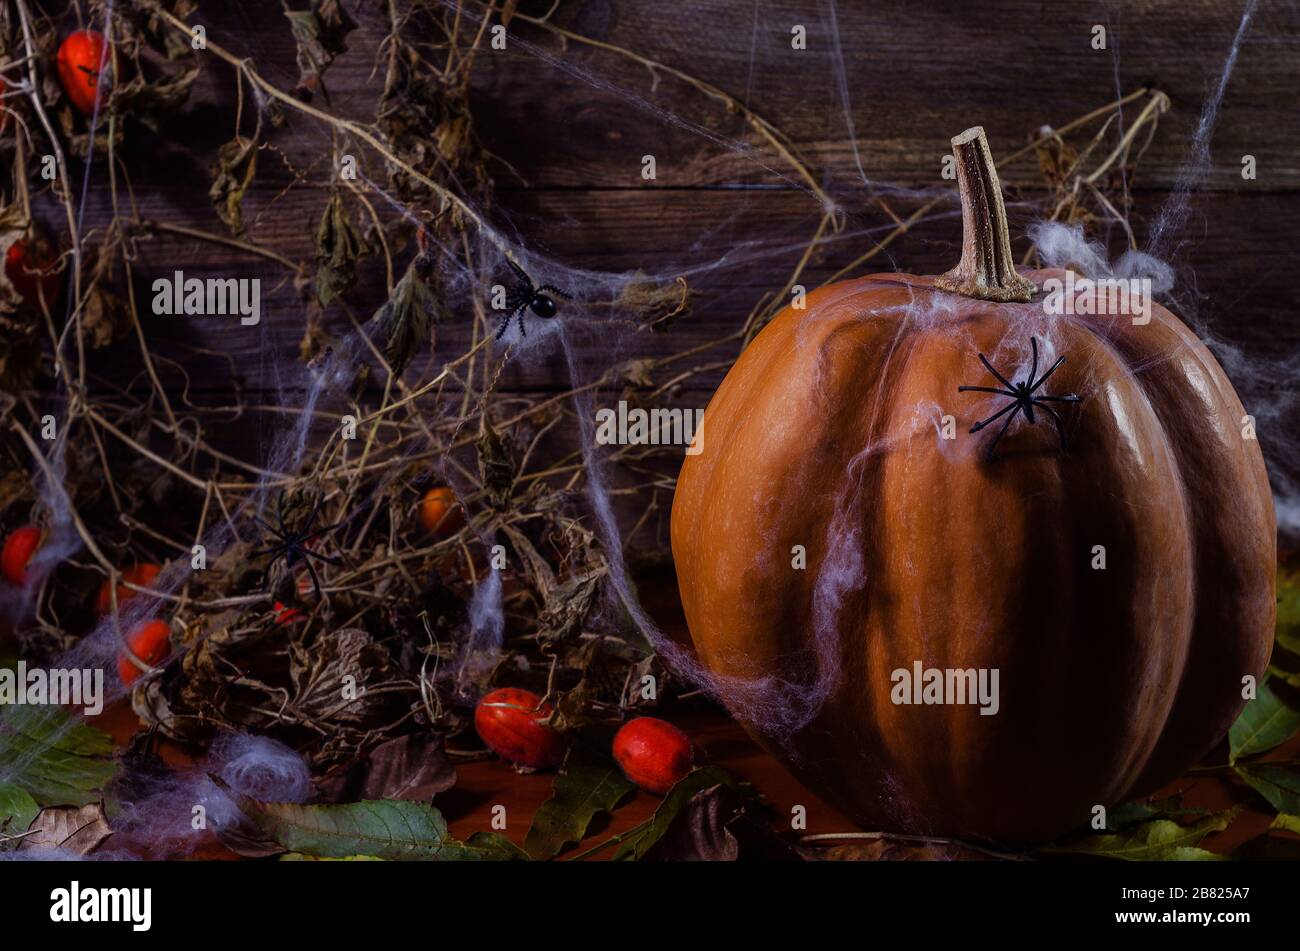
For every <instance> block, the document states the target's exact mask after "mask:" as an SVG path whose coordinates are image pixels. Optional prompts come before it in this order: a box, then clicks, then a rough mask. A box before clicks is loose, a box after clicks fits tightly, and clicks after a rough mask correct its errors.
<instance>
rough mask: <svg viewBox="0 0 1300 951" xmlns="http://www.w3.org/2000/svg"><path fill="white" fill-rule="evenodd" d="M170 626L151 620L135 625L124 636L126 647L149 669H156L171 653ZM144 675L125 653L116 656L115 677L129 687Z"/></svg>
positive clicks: (154, 619) (164, 622) (156, 619)
mask: <svg viewBox="0 0 1300 951" xmlns="http://www.w3.org/2000/svg"><path fill="white" fill-rule="evenodd" d="M171 634H172V629H171V625H170V624H168V623H167V622H166V621H160V620H158V618H153V619H151V620H148V621H142V622H141V623H139V624H137V625H136V626H135V627H134V628H133V629H132V630H131V633H130V634H128V635H127V636H126V646H127V647H129V648H131V653H132V654H135V656H136V657H139V658H140V659H141V660H142V661H144V662H145V663H146V664H148V665H149V666H150V667H157V666H158V665H159V664H161V663H162V662H163V661H164V660H166V659H167V655H168V654H170V653H171ZM142 673H144V671H142V670H141V669H140V668H139V667H137V666H136V665H135V662H134V661H133V660H131V658H130V657H128V656H127V654H126V653H125V652H123V653H121V654H118V657H117V675H118V676H119V677H121V678H122V683H123V684H125V685H126V686H128V687H129V686H130V685H131V684H133V683H135V681H136V680H138V679H139V677H140V675H141V674H142Z"/></svg>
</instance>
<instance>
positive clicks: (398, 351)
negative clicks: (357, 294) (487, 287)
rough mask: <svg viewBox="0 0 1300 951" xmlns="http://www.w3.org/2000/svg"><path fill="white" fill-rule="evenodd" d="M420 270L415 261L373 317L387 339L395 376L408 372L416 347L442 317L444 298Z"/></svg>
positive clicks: (388, 354)
mask: <svg viewBox="0 0 1300 951" xmlns="http://www.w3.org/2000/svg"><path fill="white" fill-rule="evenodd" d="M420 271H421V268H419V267H417V266H416V264H415V263H412V265H411V266H410V267H408V268H407V269H406V273H405V274H403V275H402V279H401V280H400V281H398V282H397V286H396V287H395V288H393V294H392V296H391V297H389V298H388V300H386V301H385V302H384V304H383V306H382V307H380V308H379V310H377V311H375V315H374V317H372V318H371V320H372V322H373V323H374V324H375V325H376V327H377V328H378V331H379V334H380V335H381V336H382V337H383V339H384V359H385V360H387V361H388V365H389V366H390V367H392V368H393V373H394V374H395V375H396V376H401V375H402V374H403V373H404V372H406V368H407V367H408V366H410V364H411V360H412V359H413V358H414V357H415V351H416V349H417V348H418V347H419V346H420V345H422V344H423V343H424V341H425V340H426V339H428V337H429V330H430V327H431V326H432V325H433V323H434V322H435V321H438V320H441V319H442V317H443V307H442V302H441V301H439V300H438V298H437V296H436V295H435V294H434V293H433V291H432V290H431V289H430V287H429V285H428V283H427V282H426V281H425V278H424V277H423V276H422V275H421V273H420Z"/></svg>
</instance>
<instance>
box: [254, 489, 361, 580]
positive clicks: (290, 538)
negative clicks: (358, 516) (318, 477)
mask: <svg viewBox="0 0 1300 951" xmlns="http://www.w3.org/2000/svg"><path fill="white" fill-rule="evenodd" d="M320 506H321V496H319V495H317V496H316V501H315V503H314V504H313V505H312V509H311V512H310V513H309V514H308V515H307V518H306V519H305V520H304V521H303V523H302V524H301V525H300V526H299V527H298V529H297V530H295V531H290V530H289V528H288V527H286V526H285V523H284V492H283V491H281V492H280V494H279V495H277V496H276V498H275V521H276V524H275V525H270V524H268V523H267V522H265V521H263V520H262V519H261V518H259V517H258V516H256V515H254V516H253V518H254V520H256V522H257V523H258V524H259V525H261V526H262V528H264V529H265V530H266V531H267V532H269V533H270V534H271V535H273V536H274V537H275V539H276V544H274V545H272V546H271V547H270V548H263V549H262V550H261V551H255V552H253V553H252V554H251V555H249V557H250V558H260V557H262V556H263V555H270V556H271V560H270V561H269V562H268V563H267V566H266V570H265V571H264V572H263V577H264V578H265V577H266V575H268V574H269V573H270V571H271V566H272V565H273V564H274V563H275V560H276V559H277V558H283V559H284V566H285V569H286V571H287V572H288V573H289V574H290V575H292V574H293V569H294V567H295V566H296V565H297V564H299V563H301V564H302V565H304V566H305V567H306V569H307V574H308V575H310V576H311V584H312V589H313V590H314V591H315V592H316V600H317V602H319V601H320V600H321V586H320V577H319V576H318V575H317V574H316V567H315V565H313V564H312V560H313V559H315V560H317V561H321V562H324V563H325V564H327V565H332V566H334V567H339V566H341V565H342V564H343V562H342V561H340V560H339V559H338V558H333V557H330V556H329V555H323V554H321V553H320V552H318V551H315V550H314V549H312V548H311V543H312V542H314V541H315V540H316V539H318V538H320V537H322V536H324V535H326V534H328V533H329V532H332V531H334V530H335V529H336V528H339V527H341V526H342V525H344V524H346V523H347V521H348V519H344V520H343V521H341V522H335V523H334V524H333V525H327V526H325V527H324V528H318V529H315V530H314V531H313V529H312V527H313V526H314V525H315V524H316V519H317V517H318V516H319V515H320Z"/></svg>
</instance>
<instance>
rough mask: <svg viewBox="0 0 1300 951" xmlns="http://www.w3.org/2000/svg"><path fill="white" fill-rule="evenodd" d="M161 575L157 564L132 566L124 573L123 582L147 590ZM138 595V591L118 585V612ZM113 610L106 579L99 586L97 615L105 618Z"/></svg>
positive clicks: (96, 603)
mask: <svg viewBox="0 0 1300 951" xmlns="http://www.w3.org/2000/svg"><path fill="white" fill-rule="evenodd" d="M161 573H162V568H161V567H159V566H158V565H155V564H151V563H149V562H145V563H144V564H141V565H132V566H131V567H129V568H127V569H125V570H124V571H123V572H122V580H123V581H126V582H129V583H131V584H135V585H139V586H140V587H142V588H147V587H149V586H150V585H152V584H153V582H154V579H155V578H157V577H158V575H159V574H161ZM137 594H139V592H138V591H132V590H131V589H130V588H128V587H127V586H126V585H123V584H120V585H118V586H117V607H118V610H121V609H122V607H123V606H124V605H125V604H126V602H127V601H129V600H130V599H131V598H132V597H133V596H135V595H137ZM111 610H113V596H112V594H111V593H110V592H109V587H108V579H107V578H105V579H104V581H103V583H102V584H100V586H99V594H97V595H96V596H95V613H96V614H98V615H99V616H100V617H103V616H104V615H106V614H107V613H108V612H109V611H111Z"/></svg>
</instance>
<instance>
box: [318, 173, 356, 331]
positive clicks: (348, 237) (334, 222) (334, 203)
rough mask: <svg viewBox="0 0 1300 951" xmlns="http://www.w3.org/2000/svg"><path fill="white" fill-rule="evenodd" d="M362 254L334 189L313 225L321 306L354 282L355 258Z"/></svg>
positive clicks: (341, 201)
mask: <svg viewBox="0 0 1300 951" xmlns="http://www.w3.org/2000/svg"><path fill="white" fill-rule="evenodd" d="M365 253H366V242H365V239H364V238H362V237H361V233H360V232H358V231H357V229H356V228H355V227H354V226H353V224H352V219H351V218H349V217H348V212H347V208H345V207H344V205H343V198H342V196H341V195H340V194H339V193H338V191H337V190H336V191H334V192H332V193H331V194H330V197H329V201H327V202H326V203H325V211H324V213H323V214H322V215H321V219H320V225H319V226H318V227H317V228H316V299H317V300H319V301H320V304H321V306H322V307H328V306H329V304H330V301H332V300H334V298H336V297H338V296H339V295H341V294H344V293H346V292H347V291H348V290H349V289H351V287H352V286H353V285H354V284H355V283H356V282H357V261H358V260H360V258H361V257H362V256H363V255H364V254H365Z"/></svg>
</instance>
